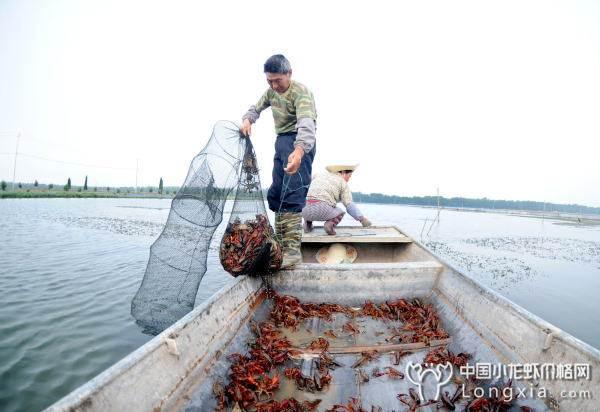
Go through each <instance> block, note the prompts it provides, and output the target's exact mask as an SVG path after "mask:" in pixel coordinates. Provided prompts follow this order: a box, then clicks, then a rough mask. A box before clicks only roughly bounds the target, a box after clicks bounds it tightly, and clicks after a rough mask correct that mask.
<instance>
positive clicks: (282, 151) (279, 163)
mask: <svg viewBox="0 0 600 412" xmlns="http://www.w3.org/2000/svg"><path fill="white" fill-rule="evenodd" d="M295 141H296V133H285V134H280V135H279V136H277V140H276V141H275V157H274V158H273V183H272V184H271V187H270V188H269V192H268V193H267V201H268V202H269V209H271V210H272V211H273V212H301V211H302V208H303V207H304V204H305V203H306V193H307V192H308V186H309V185H310V179H311V176H312V162H313V160H314V158H315V153H316V152H317V148H316V146H315V147H313V148H312V150H311V151H310V152H308V153H305V154H304V156H303V157H302V163H301V164H300V168H299V169H298V171H297V172H296V173H295V174H293V175H288V174H287V173H285V172H284V171H283V168H284V167H287V162H288V156H289V155H290V154H291V153H292V152H293V151H294V142H295Z"/></svg>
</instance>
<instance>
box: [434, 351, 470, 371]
mask: <svg viewBox="0 0 600 412" xmlns="http://www.w3.org/2000/svg"><path fill="white" fill-rule="evenodd" d="M470 358H471V355H470V354H468V353H464V352H461V353H459V354H458V355H455V354H454V353H452V352H450V351H449V350H448V349H446V348H444V347H440V348H437V349H433V350H432V351H430V352H429V353H428V354H427V355H425V359H424V360H423V364H424V365H437V364H440V365H443V364H446V363H451V364H453V365H454V366H456V367H459V368H460V367H461V366H465V365H466V364H467V361H468V360H469V359H470Z"/></svg>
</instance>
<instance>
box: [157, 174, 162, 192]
mask: <svg viewBox="0 0 600 412" xmlns="http://www.w3.org/2000/svg"><path fill="white" fill-rule="evenodd" d="M158 193H160V194H161V195H162V193H163V180H162V177H161V178H160V181H159V182H158Z"/></svg>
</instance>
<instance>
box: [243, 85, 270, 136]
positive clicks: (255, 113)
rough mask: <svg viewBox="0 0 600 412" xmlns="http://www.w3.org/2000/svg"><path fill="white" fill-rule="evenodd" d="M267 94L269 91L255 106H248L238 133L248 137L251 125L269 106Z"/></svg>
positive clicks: (267, 92)
mask: <svg viewBox="0 0 600 412" xmlns="http://www.w3.org/2000/svg"><path fill="white" fill-rule="evenodd" d="M268 94H269V91H268V90H267V91H266V92H265V93H264V94H263V95H262V96H261V98H260V99H258V102H257V103H256V104H255V105H252V106H250V108H249V109H248V111H247V112H246V114H244V115H243V116H242V126H241V127H240V131H241V132H242V133H243V134H244V135H245V136H250V133H251V132H252V124H253V123H255V122H256V121H257V120H258V118H259V117H260V112H262V111H263V110H265V109H266V108H267V107H269V106H270V105H271V103H270V100H269V96H268Z"/></svg>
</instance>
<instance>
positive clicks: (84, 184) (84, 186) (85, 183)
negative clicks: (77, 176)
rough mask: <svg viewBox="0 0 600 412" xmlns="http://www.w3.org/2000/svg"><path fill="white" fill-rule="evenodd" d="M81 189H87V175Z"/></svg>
mask: <svg viewBox="0 0 600 412" xmlns="http://www.w3.org/2000/svg"><path fill="white" fill-rule="evenodd" d="M83 190H87V176H86V177H85V182H84V183H83Z"/></svg>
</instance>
